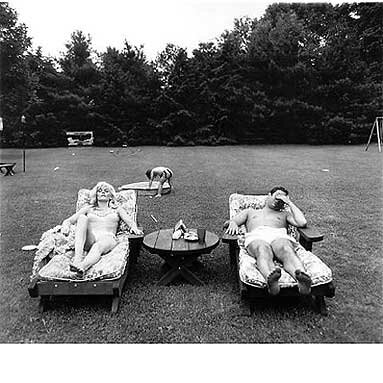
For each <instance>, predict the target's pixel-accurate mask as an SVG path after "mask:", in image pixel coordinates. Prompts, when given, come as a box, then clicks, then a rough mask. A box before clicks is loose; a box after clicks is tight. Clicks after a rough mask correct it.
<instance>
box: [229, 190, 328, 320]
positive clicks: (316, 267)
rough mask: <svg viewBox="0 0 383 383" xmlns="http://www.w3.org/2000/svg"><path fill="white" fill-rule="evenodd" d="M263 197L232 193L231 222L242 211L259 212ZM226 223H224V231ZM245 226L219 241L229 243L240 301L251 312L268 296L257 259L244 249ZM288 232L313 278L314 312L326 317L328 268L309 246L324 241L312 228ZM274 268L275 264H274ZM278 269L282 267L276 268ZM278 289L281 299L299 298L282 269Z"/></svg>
mask: <svg viewBox="0 0 383 383" xmlns="http://www.w3.org/2000/svg"><path fill="white" fill-rule="evenodd" d="M266 197H267V196H266V195H263V194H262V195H245V194H237V193H235V194H231V195H230V197H229V210H230V219H232V218H233V217H234V216H235V215H236V214H237V213H239V212H240V211H241V210H244V209H247V208H254V209H260V208H262V207H263V206H264V204H265V199H266ZM228 224H229V221H226V222H225V225H224V226H225V228H226V227H227V226H228ZM245 232H246V228H245V226H244V225H243V226H241V227H240V234H239V235H238V236H232V235H229V234H226V233H224V234H223V238H222V241H223V242H224V243H228V244H229V254H230V263H231V265H232V267H233V268H235V269H236V274H237V278H238V283H239V289H240V294H241V298H243V299H246V300H248V301H249V303H250V311H251V313H252V312H254V309H255V304H256V302H257V301H259V300H260V299H262V298H265V297H268V296H269V293H268V291H267V288H266V281H265V278H264V277H263V276H262V275H261V273H260V272H259V270H258V269H257V264H256V260H255V259H254V258H253V257H251V256H250V255H249V254H248V252H247V251H246V249H245V248H244V246H243V244H244V234H245ZM288 233H289V234H290V235H292V236H293V237H294V238H295V239H296V240H297V241H298V242H299V243H298V245H297V247H296V251H297V256H298V257H299V258H300V259H301V261H302V262H303V264H304V266H305V268H306V271H307V273H308V274H309V275H310V276H311V279H312V288H311V297H313V298H314V303H315V306H316V308H317V310H318V311H319V312H320V313H321V314H323V315H327V307H326V302H325V299H324V297H333V296H334V294H335V287H334V283H333V277H332V272H331V270H330V268H329V267H328V266H327V265H326V264H325V263H324V262H323V261H321V260H320V259H319V258H318V257H317V256H316V255H314V254H313V253H312V252H311V250H312V243H313V242H318V241H321V240H323V235H322V234H320V233H319V232H318V231H317V229H315V228H314V227H311V226H307V227H305V228H296V227H294V226H291V225H289V227H288ZM275 263H276V265H278V262H277V261H275ZM278 266H279V267H281V265H280V264H279V265H278ZM279 284H280V286H281V291H280V293H279V295H280V296H294V295H296V296H298V295H299V292H298V287H297V283H296V281H295V280H294V279H293V278H292V277H291V276H290V275H289V274H288V273H286V272H285V271H284V270H283V269H282V276H281V278H280V280H279Z"/></svg>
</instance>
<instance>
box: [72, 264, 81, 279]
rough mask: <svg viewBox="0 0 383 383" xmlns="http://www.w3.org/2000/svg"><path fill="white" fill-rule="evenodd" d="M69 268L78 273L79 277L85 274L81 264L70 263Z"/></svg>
mask: <svg viewBox="0 0 383 383" xmlns="http://www.w3.org/2000/svg"><path fill="white" fill-rule="evenodd" d="M69 270H70V271H72V272H73V273H76V274H77V276H78V277H79V278H82V277H83V276H84V273H85V270H84V269H82V268H81V267H79V266H76V265H75V264H73V263H70V264H69Z"/></svg>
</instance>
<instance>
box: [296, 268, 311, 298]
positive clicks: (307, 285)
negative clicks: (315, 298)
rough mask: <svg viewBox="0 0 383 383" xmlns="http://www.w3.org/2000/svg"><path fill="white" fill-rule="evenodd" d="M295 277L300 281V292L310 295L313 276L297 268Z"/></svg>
mask: <svg viewBox="0 0 383 383" xmlns="http://www.w3.org/2000/svg"><path fill="white" fill-rule="evenodd" d="M295 278H296V279H297V282H298V289H299V294H302V295H309V294H310V293H311V277H310V276H309V275H308V274H306V273H304V272H303V271H301V270H295Z"/></svg>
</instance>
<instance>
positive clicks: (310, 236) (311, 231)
mask: <svg viewBox="0 0 383 383" xmlns="http://www.w3.org/2000/svg"><path fill="white" fill-rule="evenodd" d="M298 233H299V235H300V236H301V237H302V238H303V239H304V240H305V241H306V242H319V241H322V240H323V237H324V235H323V234H321V233H320V232H319V231H318V229H317V228H315V227H313V226H307V227H298Z"/></svg>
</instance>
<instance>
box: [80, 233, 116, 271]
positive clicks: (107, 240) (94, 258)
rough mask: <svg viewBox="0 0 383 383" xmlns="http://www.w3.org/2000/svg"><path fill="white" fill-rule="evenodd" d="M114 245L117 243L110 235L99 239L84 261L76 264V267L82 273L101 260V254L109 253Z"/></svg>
mask: <svg viewBox="0 0 383 383" xmlns="http://www.w3.org/2000/svg"><path fill="white" fill-rule="evenodd" d="M116 245H117V241H116V240H115V239H114V238H113V237H112V236H110V235H107V236H105V237H102V238H100V239H99V240H98V241H97V242H95V243H94V244H93V246H92V247H91V249H90V250H89V253H88V254H87V255H86V257H85V258H84V260H83V261H82V262H80V263H78V267H79V268H81V269H82V270H84V271H86V270H88V269H89V268H90V267H91V266H93V265H94V264H96V263H97V262H98V261H99V260H100V259H101V255H102V254H105V253H107V252H108V251H111V250H112V249H114V247H116Z"/></svg>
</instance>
